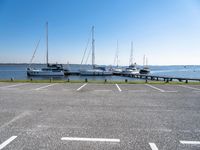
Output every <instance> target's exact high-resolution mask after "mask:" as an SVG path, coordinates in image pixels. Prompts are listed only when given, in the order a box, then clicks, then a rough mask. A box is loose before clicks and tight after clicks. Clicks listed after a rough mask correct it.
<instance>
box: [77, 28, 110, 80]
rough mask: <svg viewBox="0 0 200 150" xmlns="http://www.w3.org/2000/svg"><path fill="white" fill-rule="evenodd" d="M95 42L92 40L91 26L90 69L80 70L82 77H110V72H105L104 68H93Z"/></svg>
mask: <svg viewBox="0 0 200 150" xmlns="http://www.w3.org/2000/svg"><path fill="white" fill-rule="evenodd" d="M94 42H95V40H94V26H92V68H91V69H84V70H80V75H82V76H111V75H112V71H108V70H106V68H102V67H96V66H95V43H94Z"/></svg>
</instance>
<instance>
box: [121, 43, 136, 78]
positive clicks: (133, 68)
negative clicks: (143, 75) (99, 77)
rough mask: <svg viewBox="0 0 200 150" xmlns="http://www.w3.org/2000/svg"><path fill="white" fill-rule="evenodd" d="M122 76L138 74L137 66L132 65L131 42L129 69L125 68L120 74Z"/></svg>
mask: <svg viewBox="0 0 200 150" xmlns="http://www.w3.org/2000/svg"><path fill="white" fill-rule="evenodd" d="M122 74H123V75H135V74H139V70H138V68H137V64H136V63H133V42H131V54H130V59H129V67H128V68H125V70H124V71H123V72H122Z"/></svg>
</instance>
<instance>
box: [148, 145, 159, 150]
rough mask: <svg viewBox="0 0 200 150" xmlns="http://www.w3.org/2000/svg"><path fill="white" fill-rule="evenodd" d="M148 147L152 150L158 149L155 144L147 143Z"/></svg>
mask: <svg viewBox="0 0 200 150" xmlns="http://www.w3.org/2000/svg"><path fill="white" fill-rule="evenodd" d="M149 146H150V147H151V149H152V150H158V147H157V146H156V144H155V143H149Z"/></svg>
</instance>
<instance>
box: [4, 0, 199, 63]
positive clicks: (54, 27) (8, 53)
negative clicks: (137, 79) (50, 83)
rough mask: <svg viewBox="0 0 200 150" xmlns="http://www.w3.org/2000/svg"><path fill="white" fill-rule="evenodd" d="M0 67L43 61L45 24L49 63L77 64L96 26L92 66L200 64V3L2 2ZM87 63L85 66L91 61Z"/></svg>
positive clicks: (121, 0) (107, 0)
mask: <svg viewBox="0 0 200 150" xmlns="http://www.w3.org/2000/svg"><path fill="white" fill-rule="evenodd" d="M0 18H1V19H0V63H12V62H14V63H24V62H29V61H30V59H31V56H32V54H33V51H34V49H35V47H36V44H37V42H38V40H39V39H41V42H40V45H39V48H38V50H37V53H36V56H35V59H34V62H35V63H45V52H46V51H45V50H46V47H45V22H46V21H48V22H49V59H50V62H52V63H55V62H58V63H67V62H69V63H76V64H79V63H80V62H81V59H82V56H83V52H84V49H85V45H86V43H87V39H88V36H89V32H90V30H91V26H92V25H94V26H95V48H96V64H106V65H113V62H114V56H115V52H116V47H117V40H118V42H119V64H120V65H128V63H129V57H130V49H131V41H133V43H134V44H133V48H134V52H133V54H134V60H135V61H136V62H137V63H138V64H142V61H143V55H144V54H145V55H146V56H147V57H148V62H149V64H150V65H200V59H199V58H200V1H199V0H165V1H164V0H162V1H161V0H0ZM90 62H91V60H89V62H88V63H90Z"/></svg>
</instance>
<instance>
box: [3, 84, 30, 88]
mask: <svg viewBox="0 0 200 150" xmlns="http://www.w3.org/2000/svg"><path fill="white" fill-rule="evenodd" d="M26 84H30V83H21V84H19V83H18V84H14V85H8V86H2V87H0V88H11V87H16V86H21V85H26Z"/></svg>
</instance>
